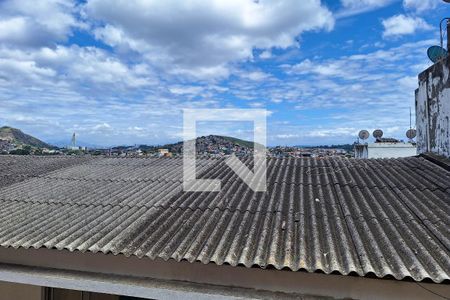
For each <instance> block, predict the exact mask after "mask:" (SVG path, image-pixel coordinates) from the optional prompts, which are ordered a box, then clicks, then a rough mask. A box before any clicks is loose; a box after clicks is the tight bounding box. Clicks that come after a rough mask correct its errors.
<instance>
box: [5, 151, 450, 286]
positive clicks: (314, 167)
mask: <svg viewBox="0 0 450 300" xmlns="http://www.w3.org/2000/svg"><path fill="white" fill-rule="evenodd" d="M198 165H199V166H198V174H199V175H198V176H197V177H201V178H221V179H222V191H221V192H203V193H200V192H183V191H182V181H181V180H182V160H181V159H176V158H160V159H156V158H147V159H144V158H64V157H54V158H52V157H46V158H40V157H17V156H16V157H13V156H0V178H1V179H0V202H1V208H0V245H1V246H3V247H15V248H17V247H24V248H29V247H34V248H40V247H47V248H57V249H68V250H70V251H75V250H79V251H92V252H99V251H101V252H104V253H113V254H123V255H126V256H131V255H136V256H139V257H145V256H147V257H150V258H152V259H155V258H162V259H166V260H167V259H175V260H188V261H190V262H194V261H201V262H203V263H210V262H215V263H216V264H219V265H220V264H224V263H227V264H231V265H233V266H235V265H244V266H246V267H252V266H258V267H262V268H266V267H275V268H277V269H290V270H293V271H297V270H306V271H309V272H324V273H327V274H329V273H338V274H344V275H347V274H350V273H351V274H358V275H360V276H366V275H372V276H373V275H375V276H377V277H385V276H388V277H394V278H396V279H404V278H412V279H413V280H416V281H421V280H424V279H431V280H433V281H435V282H442V281H444V280H449V279H450V226H449V225H450V172H449V171H447V170H445V169H444V168H442V167H440V166H438V165H436V164H434V163H432V162H430V161H428V160H427V159H425V158H421V157H413V158H401V159H388V160H387V159H384V160H355V159H345V158H325V159H313V158H302V159H293V158H288V159H269V160H268V191H267V192H266V193H261V192H259V193H255V192H253V191H252V190H250V189H249V188H248V186H247V185H246V184H245V183H243V182H242V181H241V180H240V179H238V177H237V176H236V175H235V174H234V173H233V172H232V171H231V170H230V169H229V168H228V167H226V166H225V164H224V163H223V161H222V160H220V159H209V160H206V159H204V160H200V161H199V162H198ZM5 166H6V167H5Z"/></svg>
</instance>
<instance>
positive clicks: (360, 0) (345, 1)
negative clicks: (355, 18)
mask: <svg viewBox="0 0 450 300" xmlns="http://www.w3.org/2000/svg"><path fill="white" fill-rule="evenodd" d="M394 1H395V0H341V5H342V9H341V10H340V11H338V13H337V14H336V16H337V17H338V18H340V17H347V16H352V15H355V14H359V13H364V12H368V11H371V10H375V9H378V8H381V7H384V6H387V5H389V4H391V3H393V2H394Z"/></svg>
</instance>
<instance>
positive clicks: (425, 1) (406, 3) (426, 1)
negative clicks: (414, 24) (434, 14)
mask: <svg viewBox="0 0 450 300" xmlns="http://www.w3.org/2000/svg"><path fill="white" fill-rule="evenodd" d="M437 4H438V1H437V0H403V7H404V8H405V9H409V10H414V11H416V12H418V13H421V12H424V11H426V10H430V9H434V8H436V7H437Z"/></svg>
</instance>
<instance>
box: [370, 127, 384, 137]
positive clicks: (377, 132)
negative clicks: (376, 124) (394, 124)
mask: <svg viewBox="0 0 450 300" xmlns="http://www.w3.org/2000/svg"><path fill="white" fill-rule="evenodd" d="M372 135H373V137H374V138H376V139H381V137H382V136H383V130H381V129H375V130H374V131H373V133H372Z"/></svg>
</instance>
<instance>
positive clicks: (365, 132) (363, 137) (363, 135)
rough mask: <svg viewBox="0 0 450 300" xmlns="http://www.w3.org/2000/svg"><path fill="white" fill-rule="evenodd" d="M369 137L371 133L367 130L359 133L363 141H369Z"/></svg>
mask: <svg viewBox="0 0 450 300" xmlns="http://www.w3.org/2000/svg"><path fill="white" fill-rule="evenodd" d="M369 136H370V134H369V132H368V131H367V130H361V131H360V132H359V133H358V137H359V138H360V139H361V140H363V141H364V140H367V139H368V138H369Z"/></svg>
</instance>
